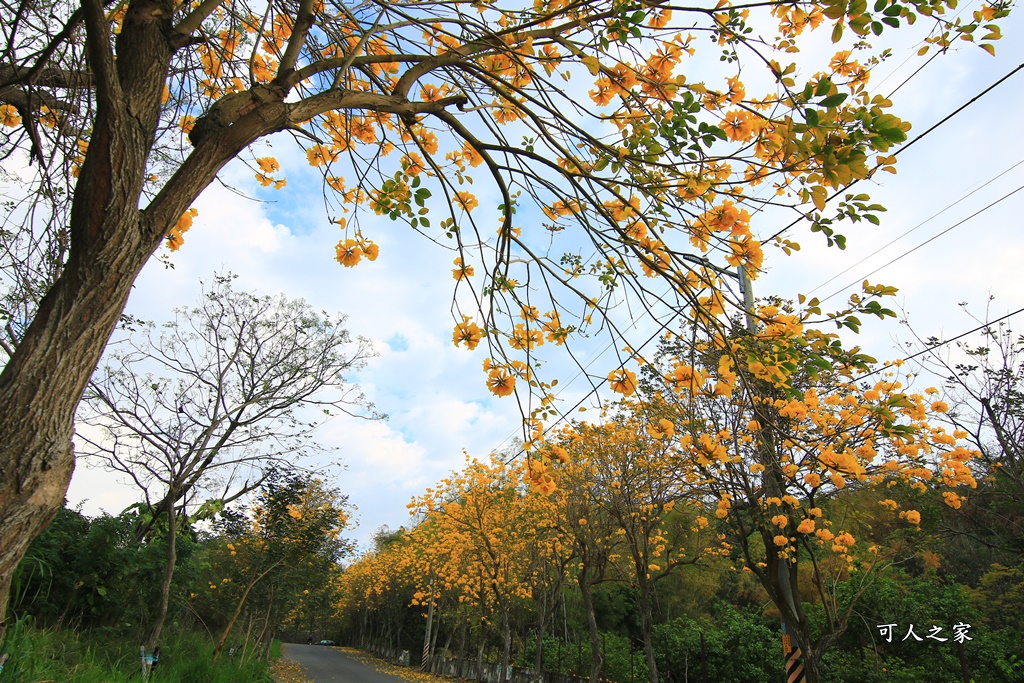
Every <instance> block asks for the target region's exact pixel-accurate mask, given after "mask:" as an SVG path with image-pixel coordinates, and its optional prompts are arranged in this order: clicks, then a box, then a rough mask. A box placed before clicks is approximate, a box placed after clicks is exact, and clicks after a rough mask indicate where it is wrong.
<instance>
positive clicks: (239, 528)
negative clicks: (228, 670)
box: [210, 474, 352, 661]
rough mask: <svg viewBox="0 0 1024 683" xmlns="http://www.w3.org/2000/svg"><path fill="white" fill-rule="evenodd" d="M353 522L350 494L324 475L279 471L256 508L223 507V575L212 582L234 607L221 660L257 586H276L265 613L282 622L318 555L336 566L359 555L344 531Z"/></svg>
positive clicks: (224, 619)
mask: <svg viewBox="0 0 1024 683" xmlns="http://www.w3.org/2000/svg"><path fill="white" fill-rule="evenodd" d="M350 519H351V507H350V506H349V504H348V500H347V496H343V495H341V494H340V493H339V492H338V491H337V490H335V489H331V488H328V487H327V486H325V485H324V483H323V482H322V481H321V480H319V479H316V478H312V477H309V476H308V475H297V474H274V475H272V476H271V477H270V478H269V479H268V480H267V481H266V482H265V483H264V484H263V486H262V487H261V489H260V493H259V495H258V496H257V498H256V501H255V503H254V504H253V506H252V509H251V510H250V511H245V510H242V511H230V510H225V511H223V512H221V516H220V519H219V520H218V521H217V524H216V527H217V531H218V532H219V534H218V536H219V538H220V541H219V543H218V548H219V553H217V555H218V556H219V558H220V560H221V562H219V563H216V564H214V565H212V566H211V569H213V570H215V572H216V573H220V574H222V578H221V579H220V581H217V580H211V581H210V592H211V593H213V592H216V591H218V590H220V592H221V593H224V592H227V593H229V594H230V598H229V599H228V602H227V603H226V604H227V605H228V606H229V607H228V611H227V612H226V613H223V614H220V615H219V619H217V623H218V624H220V625H221V631H220V635H219V636H218V637H217V640H216V644H215V646H214V651H213V658H214V661H216V660H217V658H218V657H219V656H220V653H221V651H222V650H223V648H224V644H225V643H226V642H227V640H228V636H230V634H231V631H232V629H233V628H234V627H235V624H236V622H237V621H238V618H239V616H240V615H241V613H242V608H243V607H245V606H246V605H247V604H248V603H249V601H250V599H251V598H252V596H253V591H254V589H255V588H256V587H257V586H262V585H266V584H268V583H275V584H276V585H275V590H271V591H268V595H267V596H265V598H266V599H265V600H264V601H263V603H262V604H261V605H260V606H259V611H264V610H265V613H266V614H267V615H268V616H267V621H268V622H269V619H270V617H271V616H272V615H276V617H277V619H278V620H280V619H282V618H283V617H285V616H287V613H288V612H289V611H290V609H291V608H292V606H293V605H291V604H289V602H293V601H295V600H297V599H298V597H299V596H298V595H296V593H301V591H302V590H305V589H306V588H308V584H306V585H303V577H304V575H305V572H306V571H307V569H308V567H310V566H312V563H314V561H315V560H325V561H327V562H328V563H330V564H332V565H333V564H336V563H337V562H339V561H340V560H341V559H342V558H343V557H344V556H345V555H347V554H348V553H350V552H351V550H352V547H351V544H350V543H349V541H347V540H346V539H344V538H343V537H342V535H341V534H342V532H343V531H344V530H345V529H346V528H347V527H348V526H349V524H350ZM305 578H309V577H308V576H306V577H305ZM285 587H287V588H285ZM218 595H219V594H218ZM222 604H223V603H222Z"/></svg>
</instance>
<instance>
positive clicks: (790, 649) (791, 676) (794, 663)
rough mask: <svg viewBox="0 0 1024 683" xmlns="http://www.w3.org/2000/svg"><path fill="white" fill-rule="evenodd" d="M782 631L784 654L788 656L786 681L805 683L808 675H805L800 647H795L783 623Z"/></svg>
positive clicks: (787, 682) (789, 682)
mask: <svg viewBox="0 0 1024 683" xmlns="http://www.w3.org/2000/svg"><path fill="white" fill-rule="evenodd" d="M782 628H783V633H782V654H783V656H785V658H786V683H804V682H805V681H806V680H807V677H806V676H804V663H803V662H802V661H800V648H799V647H794V646H793V642H792V640H791V639H790V636H789V634H788V633H786V632H785V628H786V627H785V625H783V627H782Z"/></svg>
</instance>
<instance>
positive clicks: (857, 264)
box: [807, 159, 1024, 298]
mask: <svg viewBox="0 0 1024 683" xmlns="http://www.w3.org/2000/svg"><path fill="white" fill-rule="evenodd" d="M1021 164H1024V159H1021V160H1020V161H1018V162H1017V163H1015V164H1014V165H1013V166H1011V167H1009V168H1008V169H1006V170H1005V171H1003V172H1001V173H999V174H998V175H996V176H994V177H992V178H990V179H988V180H986V181H985V182H984V183H982V184H981V185H979V186H978V187H976V188H975V189H973V190H971V191H970V192H968V193H967V194H965V195H963V196H961V197H960V198H959V199H957V200H956V201H955V202H953V203H952V204H949V205H947V206H946V207H945V208H944V209H942V210H941V211H939V212H938V213H934V214H932V215H931V216H929V217H928V218H926V219H924V220H923V221H921V222H920V223H918V224H917V225H915V226H914V227H912V228H910V229H909V230H907V231H906V232H904V233H903V234H901V235H899V236H898V237H896V238H894V239H892V240H891V241H889V242H888V243H886V244H884V245H882V246H881V247H879V248H878V249H875V250H874V251H873V252H871V253H870V254H868V255H867V256H865V257H864V258H862V259H861V260H859V261H857V262H856V263H854V264H852V265H850V266H847V267H846V268H845V269H843V270H841V271H839V272H838V273H836V274H835V275H833V276H832V277H830V278H829V279H827V280H825V281H824V282H822V283H821V284H819V285H817V286H816V287H815V288H814V289H812V290H811V291H809V292H807V295H808V296H810V295H811V294H814V293H815V292H817V291H818V290H819V289H821V288H822V287H824V286H825V285H827V284H828V283H830V282H832V281H834V280H837V279H839V277H840V276H842V275H845V274H846V273H848V272H850V271H851V270H853V269H854V268H856V267H857V266H859V265H860V264H862V263H864V262H865V261H867V260H868V259H870V258H871V257H872V256H876V255H878V254H879V253H881V252H882V251H884V250H886V249H888V248H889V247H891V246H892V245H894V244H896V243H897V242H899V241H900V240H901V239H903V238H904V237H906V236H907V235H909V234H910V233H912V232H914V231H915V230H917V229H918V228H920V227H922V226H924V225H926V224H928V223H930V222H931V221H932V220H934V219H936V218H938V217H939V216H941V215H942V214H944V213H946V212H947V211H949V210H950V209H952V208H953V207H954V206H956V205H957V204H959V203H960V202H962V201H963V200H965V199H967V198H968V197H970V196H972V195H974V194H976V193H977V192H980V191H981V190H983V189H985V188H986V187H988V186H989V185H991V184H992V183H994V182H995V181H997V180H999V179H1000V178H1002V177H1003V176H1004V175H1006V174H1007V173H1009V172H1010V171H1012V170H1013V169H1015V168H1017V167H1018V166H1020V165H1021ZM986 208H987V207H986ZM915 248H916V247H915ZM908 253H909V252H908ZM891 263H892V262H891V261H890V262H889V263H888V264H886V265H890V264H891ZM883 267H884V266H883ZM873 274H874V273H869V275H873ZM860 279H863V278H860ZM860 279H859V280H860ZM859 280H858V281H859ZM832 296H835V294H830V295H829V298H831V297H832Z"/></svg>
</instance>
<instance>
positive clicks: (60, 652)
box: [0, 620, 280, 683]
mask: <svg viewBox="0 0 1024 683" xmlns="http://www.w3.org/2000/svg"><path fill="white" fill-rule="evenodd" d="M279 650H280V645H278V651H279ZM0 652H6V653H8V654H9V655H10V656H9V658H8V660H7V663H6V665H5V667H4V670H3V673H0V683H9V682H10V683H39V682H41V681H42V682H50V681H53V682H59V683H128V681H132V682H133V683H134V682H136V681H139V680H140V673H141V670H142V667H141V665H140V662H139V643H137V642H134V641H133V640H130V639H125V638H124V637H123V636H119V635H118V634H116V633H113V632H109V631H102V630H93V631H87V632H79V631H76V630H74V629H69V628H63V627H49V628H39V627H37V626H35V625H34V624H32V623H31V621H29V620H22V621H19V622H17V623H16V624H14V625H13V626H11V627H10V628H9V629H8V632H7V636H6V638H5V641H4V643H3V645H2V646H0ZM212 659H213V645H212V643H210V639H209V637H208V636H206V635H203V634H199V633H178V634H173V633H171V634H167V637H166V638H165V639H164V644H163V645H162V646H161V656H160V664H159V666H158V668H157V669H156V670H155V671H154V672H153V674H152V675H151V676H150V678H149V680H150V681H152V682H154V683H164V682H166V683H234V682H236V681H240V680H241V681H246V682H247V683H248V682H249V681H251V682H252V683H272V681H273V678H272V677H271V675H270V670H269V668H268V667H267V665H266V664H265V663H264V662H250V663H248V664H247V665H246V666H245V667H239V666H238V663H237V662H236V661H234V660H232V659H229V658H227V657H222V658H221V661H219V662H218V663H217V664H216V665H214V664H212Z"/></svg>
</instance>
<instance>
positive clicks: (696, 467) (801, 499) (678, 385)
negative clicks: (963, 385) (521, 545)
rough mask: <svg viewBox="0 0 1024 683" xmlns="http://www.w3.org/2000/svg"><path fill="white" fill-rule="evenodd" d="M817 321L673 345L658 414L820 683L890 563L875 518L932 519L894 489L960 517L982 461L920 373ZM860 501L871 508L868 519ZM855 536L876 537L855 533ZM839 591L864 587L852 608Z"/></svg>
mask: <svg viewBox="0 0 1024 683" xmlns="http://www.w3.org/2000/svg"><path fill="white" fill-rule="evenodd" d="M807 315H809V314H808V313H807V312H806V311H805V312H803V313H796V312H794V311H792V310H787V309H786V308H784V307H781V306H776V305H765V306H762V307H760V308H758V309H757V311H756V313H755V314H752V316H751V319H750V321H749V328H746V329H744V328H742V327H737V328H736V329H735V330H734V331H733V334H732V335H729V336H725V335H717V336H714V337H711V338H707V337H701V336H697V335H695V334H693V332H692V331H687V332H686V333H685V334H681V335H678V336H677V335H672V334H669V335H667V338H666V339H665V340H664V341H663V344H662V347H661V368H660V372H659V373H654V372H650V373H649V379H650V384H649V390H650V391H651V392H652V393H653V394H654V396H655V397H656V398H655V400H652V401H650V402H649V403H648V404H647V405H648V407H649V408H650V409H651V411H652V412H651V414H652V416H653V417H654V418H663V419H667V420H668V421H670V422H671V423H672V424H673V425H674V427H675V432H676V437H675V439H676V443H677V447H678V448H679V450H680V451H681V453H682V454H683V455H682V457H683V458H684V459H685V461H686V465H685V467H684V470H685V471H686V473H687V475H686V476H687V480H688V482H689V484H690V486H692V487H694V488H695V490H698V491H700V492H701V493H702V495H703V496H704V497H705V499H706V501H707V504H708V505H709V506H710V507H712V508H713V509H714V515H715V517H716V518H717V519H718V520H720V521H721V526H722V528H723V529H725V533H726V536H727V540H726V542H725V543H724V544H723V545H725V547H726V549H728V550H731V551H732V552H733V554H734V555H736V556H738V558H739V559H740V561H741V563H742V564H743V565H744V567H745V569H746V570H748V571H750V572H753V574H754V575H755V576H756V577H757V579H758V580H759V582H760V583H761V585H762V586H763V587H764V589H765V591H766V592H767V593H768V595H769V596H770V598H771V599H772V601H773V602H774V604H775V606H776V607H777V608H778V610H779V612H780V613H781V615H782V620H783V622H784V624H785V625H786V626H787V627H788V629H789V630H790V632H791V635H792V636H793V637H794V638H795V640H796V643H797V644H798V646H799V647H800V649H801V651H802V653H803V658H804V664H805V669H806V673H807V678H808V681H810V682H811V683H816V681H818V680H819V677H820V672H819V669H818V663H819V661H820V658H821V656H822V654H823V653H824V652H825V650H827V649H828V647H829V646H830V645H831V644H832V643H833V642H835V640H836V639H837V638H838V637H839V636H840V635H842V633H843V632H844V630H845V629H846V627H847V624H848V622H849V620H850V618H851V615H852V610H853V608H854V605H855V603H856V600H857V598H858V597H859V596H860V594H861V593H862V592H863V590H865V589H866V587H867V585H868V583H869V582H870V581H871V579H872V577H873V576H874V572H875V571H876V570H877V569H879V568H880V567H881V566H883V565H884V564H885V563H886V561H887V558H888V557H889V556H888V555H887V553H886V549H885V548H883V547H881V546H882V543H883V542H884V541H882V540H879V542H878V543H873V542H872V537H871V530H870V524H871V522H870V521H869V520H872V519H874V520H877V521H878V523H879V526H880V527H881V525H882V524H883V523H885V524H891V523H892V522H894V521H895V522H898V523H899V522H901V523H902V524H904V525H906V526H909V527H916V526H917V525H918V524H919V523H920V521H921V515H920V513H919V512H918V511H917V510H913V509H902V508H901V506H900V504H899V503H897V502H896V501H895V500H893V499H892V497H893V496H891V495H890V494H888V493H887V490H889V488H890V487H892V486H896V485H906V486H910V487H913V488H916V489H919V490H921V491H926V490H931V489H935V488H938V489H940V490H943V496H944V500H945V502H947V503H948V504H950V505H956V504H958V503H959V500H960V494H959V493H957V489H958V488H962V487H967V488H970V487H974V486H975V481H974V478H973V476H972V474H971V469H970V466H969V463H970V461H971V459H972V458H974V457H975V455H976V452H975V451H972V450H970V449H969V448H966V447H964V446H963V445H961V444H960V443H959V439H960V438H961V437H963V436H964V435H963V434H961V433H950V432H948V431H947V430H946V429H945V428H943V427H942V426H937V425H936V424H933V423H931V422H929V416H930V415H931V416H934V414H935V413H936V412H943V411H945V409H946V406H945V404H943V403H942V402H939V401H936V400H935V399H934V397H933V398H929V396H930V395H933V394H935V393H936V390H935V389H928V390H927V391H926V392H924V393H912V392H910V391H909V390H908V388H907V387H906V385H905V382H907V381H909V378H911V377H913V373H907V372H906V371H905V370H903V369H902V366H901V365H900V364H899V363H894V364H891V365H886V366H879V365H877V364H876V363H875V362H874V361H873V359H870V358H868V357H867V356H865V355H863V354H860V353H857V352H856V351H845V350H843V349H842V346H841V345H840V344H838V343H837V340H836V335H835V334H825V333H821V332H816V331H814V330H808V329H806V328H805V327H804V324H803V318H804V317H805V316H807ZM857 492H863V493H864V494H865V495H867V496H868V497H873V501H874V502H873V503H872V504H871V505H872V507H873V509H872V510H869V511H868V512H867V513H866V514H864V513H863V512H861V513H858V512H857V509H858V508H860V509H861V510H863V506H864V495H859V494H858V493H857ZM858 526H859V527H861V528H863V531H864V534H865V536H859V535H858V536H855V535H854V532H858ZM858 533H859V532H858ZM804 569H807V571H803V570H804ZM801 576H805V577H809V581H808V582H807V583H802V582H801V581H800V577H801ZM840 580H844V581H848V582H852V583H851V585H852V586H853V589H852V590H851V591H846V593H847V594H848V595H850V596H851V597H850V598H849V599H848V600H846V601H845V602H844V601H843V600H840V598H839V593H838V592H837V590H836V589H837V585H838V583H839V582H840ZM805 590H809V591H811V592H812V594H813V595H807V594H806V593H805V592H804V591H805ZM812 598H813V599H814V600H815V601H820V603H821V607H822V609H823V611H824V617H825V623H824V626H823V627H822V630H821V632H820V633H819V634H818V635H817V637H814V638H812V632H811V625H810V622H809V620H808V616H807V613H806V612H805V611H804V606H803V605H804V602H805V601H806V600H808V599H812Z"/></svg>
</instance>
